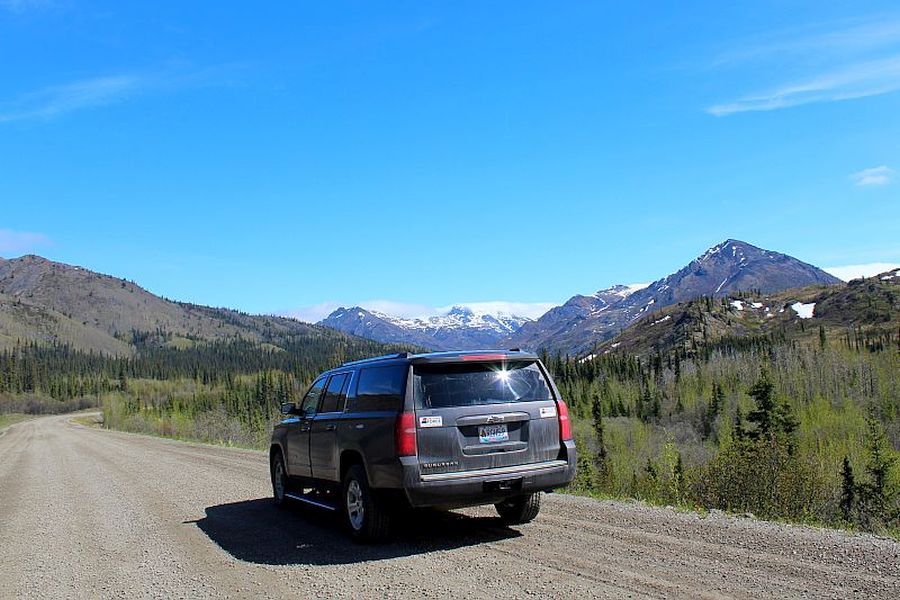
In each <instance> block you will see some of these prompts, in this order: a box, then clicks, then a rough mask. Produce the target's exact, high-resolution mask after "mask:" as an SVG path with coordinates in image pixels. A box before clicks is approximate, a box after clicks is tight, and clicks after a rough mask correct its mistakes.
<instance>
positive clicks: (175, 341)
mask: <svg viewBox="0 0 900 600" xmlns="http://www.w3.org/2000/svg"><path fill="white" fill-rule="evenodd" d="M237 339H241V340H245V341H251V342H258V343H261V344H269V345H270V346H274V347H278V346H279V344H288V343H296V342H300V343H304V342H307V341H308V342H310V343H315V342H316V341H322V340H325V341H328V342H329V343H331V342H334V343H336V344H340V343H343V342H348V343H349V342H350V338H348V337H347V336H346V335H344V334H342V333H339V332H336V331H334V330H332V329H328V328H326V327H320V326H316V325H310V324H307V323H302V322H300V321H296V320H294V319H289V318H285V317H274V316H260V315H247V314H244V313H241V312H238V311H235V310H229V309H224V308H210V307H205V306H199V305H196V304H186V303H181V302H173V301H170V300H166V299H164V298H161V297H159V296H156V295H154V294H151V293H150V292H148V291H147V290H145V289H143V288H141V287H140V286H138V285H136V284H134V283H132V282H129V281H126V280H124V279H119V278H116V277H110V276H108V275H102V274H100V273H95V272H93V271H89V270H87V269H84V268H81V267H76V266H72V265H67V264H64V263H58V262H53V261H50V260H47V259H45V258H41V257H39V256H23V257H21V258H14V259H10V260H5V259H2V258H0V348H8V347H10V346H13V345H15V344H16V343H17V342H19V341H28V342H38V343H47V344H49V343H62V344H68V345H70V346H72V347H73V348H75V349H77V350H84V351H94V352H103V353H105V354H112V355H117V356H127V355H130V354H132V353H133V352H134V351H135V348H136V344H137V343H138V341H139V342H140V343H141V344H156V345H164V346H169V347H173V348H184V347H189V346H191V345H193V344H196V343H198V342H207V341H219V340H237ZM366 343H367V344H368V343H369V342H366ZM376 351H378V348H376Z"/></svg>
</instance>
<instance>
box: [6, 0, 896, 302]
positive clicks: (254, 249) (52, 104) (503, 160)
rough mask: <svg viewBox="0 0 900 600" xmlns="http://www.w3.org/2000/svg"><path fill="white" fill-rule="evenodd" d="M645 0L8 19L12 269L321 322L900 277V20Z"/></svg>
mask: <svg viewBox="0 0 900 600" xmlns="http://www.w3.org/2000/svg"><path fill="white" fill-rule="evenodd" d="M637 4H638V3H620V2H617V3H613V2H609V3H600V2H596V3H588V2H561V3H546V2H525V1H516V2H491V3H485V2H459V1H457V2H424V1H415V2H399V1H391V2H326V3H321V2H317V3H312V2H284V3H267V4H262V5H261V4H259V3H228V2H217V3H200V2H196V3H194V2H156V3H134V4H133V5H131V6H125V3H122V2H87V1H85V2H81V1H78V0H0V56H2V60H0V256H5V257H10V256H17V255H20V254H23V253H31V252H33V253H38V254H41V255H43V256H47V257H48V258H52V259H55V260H60V261H63V262H68V263H73V264H78V265H82V266H85V267H88V268H91V269H94V270H98V271H101V272H105V273H110V274H113V275H117V276H122V277H126V278H128V279H133V280H135V281H136V282H138V283H139V284H141V285H143V286H144V287H147V288H148V289H150V290H151V291H153V292H155V293H158V294H162V295H164V296H166V297H169V298H176V299H180V300H186V301H194V302H200V303H204V304H210V305H217V306H230V307H236V308H240V309H243V310H247V311H251V312H294V313H295V314H299V315H301V316H305V317H307V318H309V317H311V316H317V315H319V314H320V313H321V312H323V311H325V310H327V309H328V308H330V307H333V306H336V305H339V304H343V305H350V304H355V303H364V304H367V305H369V306H377V307H382V308H393V309H394V310H396V311H399V312H404V311H405V312H415V311H418V310H424V309H425V308H431V307H446V306H448V305H451V304H453V303H474V302H489V301H494V302H501V303H502V302H518V303H520V304H519V305H517V306H516V307H515V308H516V309H517V310H519V311H520V312H528V311H530V312H531V313H537V312H539V310H540V309H541V308H543V307H545V306H547V305H548V304H549V303H556V302H562V301H564V300H565V299H566V298H568V297H569V296H571V295H572V294H575V293H588V292H592V291H594V290H596V289H599V288H601V287H606V286H608V285H612V284H614V283H631V282H636V281H650V280H653V279H655V278H658V277H660V276H662V275H665V274H667V273H669V272H671V271H673V270H675V269H677V268H679V267H680V266H682V265H683V264H685V263H686V262H688V261H689V260H690V259H691V258H693V257H694V256H696V255H698V254H700V253H702V252H703V251H704V250H705V249H706V248H708V247H710V246H712V245H714V244H716V243H717V242H720V241H722V240H724V239H726V238H738V239H743V240H745V241H748V242H751V243H754V244H756V245H759V246H762V247H766V248H769V249H773V250H778V251H782V252H786V253H788V254H792V255H794V256H797V257H798V258H801V259H803V260H807V261H809V262H812V263H814V264H817V265H821V266H843V265H865V264H869V263H874V262H884V263H890V264H900V218H898V214H897V213H898V193H900V181H898V179H900V176H898V170H900V118H898V117H897V115H898V113H900V111H898V109H900V8H897V6H896V3H892V2H880V3H879V2H840V3H838V2H830V3H822V2H799V1H789V2H785V1H783V0H780V1H772V2H767V1H759V0H757V1H753V2H735V3H721V2H706V3H700V2H697V3H692V4H690V5H688V4H685V3H663V2H660V3H643V4H642V5H640V6H637ZM726 4H727V6H725V5H726ZM861 268H862V267H860V269H861ZM854 270H855V269H854ZM494 306H500V307H502V306H505V305H503V304H498V305H494ZM310 307H313V308H312V309H311V308H310Z"/></svg>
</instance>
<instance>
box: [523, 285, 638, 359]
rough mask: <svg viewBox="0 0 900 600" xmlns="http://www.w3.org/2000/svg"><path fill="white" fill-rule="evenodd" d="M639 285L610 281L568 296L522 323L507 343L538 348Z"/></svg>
mask: <svg viewBox="0 0 900 600" xmlns="http://www.w3.org/2000/svg"><path fill="white" fill-rule="evenodd" d="M643 287H644V286H642V285H633V286H628V285H614V286H612V287H610V288H607V289H605V290H600V291H599V292H597V293H595V294H592V295H590V296H582V295H580V294H579V295H577V296H572V297H571V298H569V300H568V301H567V302H566V303H565V304H563V305H562V306H556V307H554V308H551V309H550V310H549V311H547V312H546V313H544V314H543V315H542V316H541V317H540V318H539V319H537V320H535V321H528V322H526V323H524V324H523V325H522V326H521V327H520V328H519V329H518V330H517V331H515V332H513V334H511V337H510V339H509V340H508V341H507V342H506V343H507V344H508V345H510V346H511V347H521V348H541V347H543V344H544V340H546V339H548V338H554V337H557V336H563V335H566V334H567V333H570V332H571V330H572V328H573V327H574V326H575V325H576V324H577V323H579V322H581V321H583V320H585V319H587V318H589V317H591V316H592V315H596V314H598V313H600V312H603V311H604V310H607V309H609V308H610V307H611V306H615V305H616V304H618V303H619V302H621V301H622V300H624V299H625V298H627V297H628V296H629V295H630V294H632V293H634V292H636V291H638V290H640V289H642V288H643Z"/></svg>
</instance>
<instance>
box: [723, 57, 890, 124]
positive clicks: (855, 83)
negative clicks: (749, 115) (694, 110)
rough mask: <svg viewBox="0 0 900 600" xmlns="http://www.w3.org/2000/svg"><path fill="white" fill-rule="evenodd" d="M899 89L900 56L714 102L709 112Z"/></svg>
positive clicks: (781, 105) (848, 97)
mask: <svg viewBox="0 0 900 600" xmlns="http://www.w3.org/2000/svg"><path fill="white" fill-rule="evenodd" d="M898 89H900V55H898V56H894V57H891V58H888V59H884V60H877V61H872V62H867V63H859V64H855V65H852V66H850V67H847V68H844V69H841V70H837V71H832V72H828V73H823V74H821V75H818V76H816V77H813V78H811V79H806V80H801V81H795V82H790V83H786V84H783V85H781V86H779V87H777V88H775V89H772V90H769V91H767V92H762V93H758V94H752V95H749V96H743V97H741V98H738V99H737V100H734V101H733V102H727V103H724V104H715V105H713V106H710V107H709V108H708V109H707V112H708V113H710V114H712V115H715V116H717V117H723V116H726V115H732V114H735V113H740V112H748V111H763V110H777V109H779V108H790V107H792V106H800V105H802V104H811V103H813V102H835V101H839V100H852V99H855V98H865V97H867V96H877V95H881V94H887V93H889V92H893V91H896V90H898Z"/></svg>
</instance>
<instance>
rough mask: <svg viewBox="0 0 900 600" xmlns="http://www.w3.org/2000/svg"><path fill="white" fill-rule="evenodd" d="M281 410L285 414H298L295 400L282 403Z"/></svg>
mask: <svg viewBox="0 0 900 600" xmlns="http://www.w3.org/2000/svg"><path fill="white" fill-rule="evenodd" d="M281 412H282V413H283V414H285V415H295V414H297V405H296V404H294V403H293V402H285V403H284V404H282V405H281Z"/></svg>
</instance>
